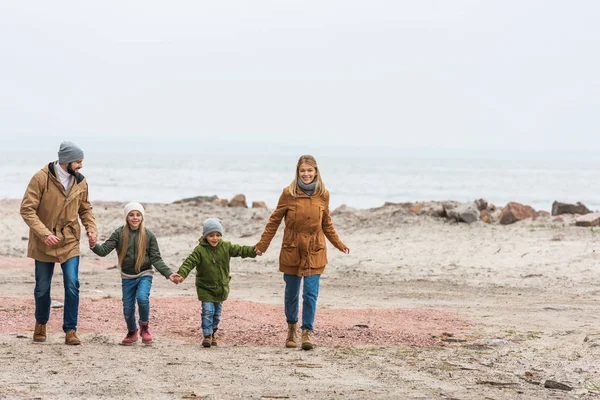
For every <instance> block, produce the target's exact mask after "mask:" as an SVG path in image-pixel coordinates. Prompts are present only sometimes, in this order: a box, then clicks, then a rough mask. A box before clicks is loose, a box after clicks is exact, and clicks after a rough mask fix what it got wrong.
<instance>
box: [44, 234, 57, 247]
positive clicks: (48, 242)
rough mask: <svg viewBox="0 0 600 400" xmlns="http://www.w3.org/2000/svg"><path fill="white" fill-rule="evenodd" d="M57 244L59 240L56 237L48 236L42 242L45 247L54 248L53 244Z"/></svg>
mask: <svg viewBox="0 0 600 400" xmlns="http://www.w3.org/2000/svg"><path fill="white" fill-rule="evenodd" d="M58 242H60V239H59V238H58V236H56V235H48V237H47V238H46V240H44V243H46V246H48V247H50V246H54V245H55V244H58Z"/></svg>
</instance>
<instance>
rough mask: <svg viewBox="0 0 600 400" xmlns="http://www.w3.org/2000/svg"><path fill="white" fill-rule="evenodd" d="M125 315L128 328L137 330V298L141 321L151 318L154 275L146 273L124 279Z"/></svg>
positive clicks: (122, 285) (122, 283)
mask: <svg viewBox="0 0 600 400" xmlns="http://www.w3.org/2000/svg"><path fill="white" fill-rule="evenodd" d="M121 287H122V288H123V317H125V322H126V323H127V329H128V330H130V331H135V330H136V329H137V328H138V326H137V322H136V320H135V302H136V300H137V304H138V312H139V314H140V322H144V323H145V322H148V321H149V320H150V289H151V288H152V276H150V275H145V276H140V277H139V278H135V279H123V280H122V281H121Z"/></svg>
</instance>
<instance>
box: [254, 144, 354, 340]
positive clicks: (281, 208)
mask: <svg viewBox="0 0 600 400" xmlns="http://www.w3.org/2000/svg"><path fill="white" fill-rule="evenodd" d="M284 218H285V229H284V231H283V244H282V246H281V253H280V254H279V271H281V272H283V280H284V281H285V295H284V305H285V307H284V309H285V317H286V319H287V323H288V336H287V339H286V342H285V347H296V324H297V323H298V298H299V294H300V285H301V283H302V280H303V279H304V289H303V291H302V299H303V302H302V326H301V329H302V349H304V350H311V349H312V348H313V347H314V345H313V342H312V331H313V323H314V320H315V313H316V311H317V296H318V295H319V280H320V277H321V274H322V273H323V271H324V270H325V265H327V247H326V246H325V236H327V239H329V241H330V242H331V243H332V244H333V245H334V246H335V247H336V248H337V249H338V250H340V251H343V252H344V253H346V254H348V253H350V249H349V248H348V246H346V245H345V244H344V243H342V241H341V240H340V238H339V237H338V235H337V233H335V229H334V228H333V223H332V222H331V216H330V215H329V192H328V191H327V189H325V185H324V184H323V180H322V179H321V174H320V173H319V168H318V167H317V161H316V160H315V158H314V157H313V156H309V155H305V156H302V157H300V159H299V160H298V164H297V165H296V176H295V177H294V180H293V181H292V183H291V184H290V185H289V186H288V187H286V188H284V189H283V193H282V194H281V197H279V203H278V204H277V208H276V209H275V211H273V214H271V218H270V219H269V222H268V223H267V226H266V227H265V230H264V232H263V234H262V236H261V238H260V241H259V242H258V243H257V244H256V246H255V249H256V253H257V254H261V253H264V252H265V251H267V248H268V247H269V244H270V243H271V240H272V239H273V236H275V233H276V232H277V228H279V225H280V224H281V220H282V219H284Z"/></svg>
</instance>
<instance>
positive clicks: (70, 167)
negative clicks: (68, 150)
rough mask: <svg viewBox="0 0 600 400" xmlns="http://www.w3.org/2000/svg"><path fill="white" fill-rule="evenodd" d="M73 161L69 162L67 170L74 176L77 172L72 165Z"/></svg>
mask: <svg viewBox="0 0 600 400" xmlns="http://www.w3.org/2000/svg"><path fill="white" fill-rule="evenodd" d="M71 164H72V163H69V165H67V172H68V173H69V174H71V175H73V176H75V174H77V172H75V170H74V169H73V167H72V166H71Z"/></svg>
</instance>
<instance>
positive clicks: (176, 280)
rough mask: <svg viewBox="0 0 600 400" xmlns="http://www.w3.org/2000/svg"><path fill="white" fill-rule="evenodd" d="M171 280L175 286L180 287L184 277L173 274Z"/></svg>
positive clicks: (170, 276)
mask: <svg viewBox="0 0 600 400" xmlns="http://www.w3.org/2000/svg"><path fill="white" fill-rule="evenodd" d="M169 280H170V281H171V282H173V283H174V284H176V285H178V284H180V283H181V282H183V277H182V276H181V275H179V274H171V275H169Z"/></svg>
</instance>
